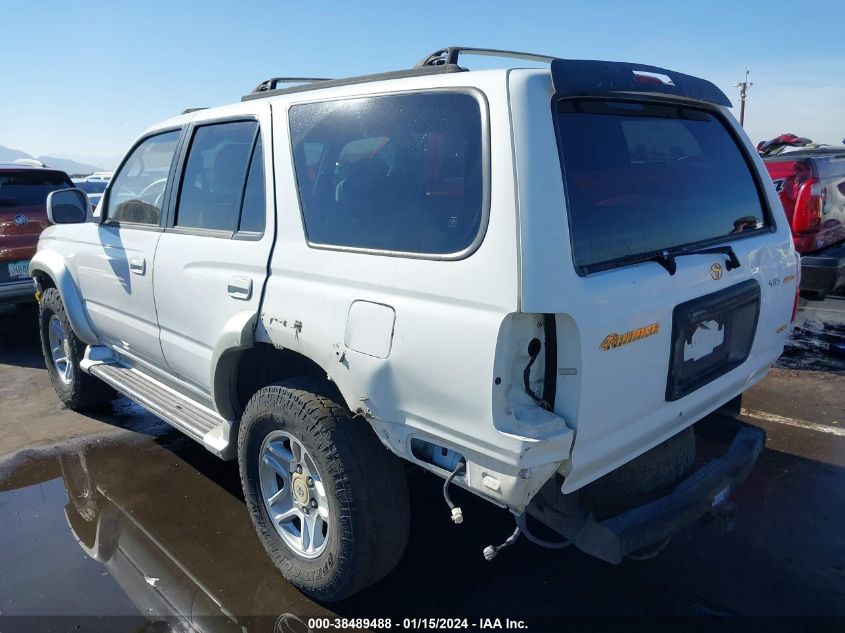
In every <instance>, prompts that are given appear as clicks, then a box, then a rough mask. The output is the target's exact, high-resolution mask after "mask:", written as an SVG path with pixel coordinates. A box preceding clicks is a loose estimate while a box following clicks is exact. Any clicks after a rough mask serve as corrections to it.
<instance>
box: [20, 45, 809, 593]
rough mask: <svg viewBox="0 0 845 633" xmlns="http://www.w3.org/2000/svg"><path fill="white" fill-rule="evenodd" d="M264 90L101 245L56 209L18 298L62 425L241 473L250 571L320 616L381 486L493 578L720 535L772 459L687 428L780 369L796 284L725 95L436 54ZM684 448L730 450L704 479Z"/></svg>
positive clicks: (670, 80) (132, 154)
mask: <svg viewBox="0 0 845 633" xmlns="http://www.w3.org/2000/svg"><path fill="white" fill-rule="evenodd" d="M461 53H470V54H471V53H476V54H488V55H489V54H494V55H499V56H504V57H513V58H526V59H530V60H533V61H544V62H547V63H548V64H549V68H546V69H519V68H507V69H501V70H488V71H466V70H465V69H464V68H462V67H461V66H459V65H458V57H459V55H460V54H461ZM275 81H276V82H277V83H278V82H279V80H278V79H276V80H275ZM264 86H267V84H266V82H265V83H264V84H261V85H260V86H259V88H258V89H257V91H255V92H254V93H252V94H249V95H247V96H245V97H244V98H243V100H242V101H241V102H240V103H237V104H233V105H229V106H224V107H217V108H208V109H204V110H200V111H195V112H191V113H188V114H184V115H182V116H178V117H175V118H173V119H170V120H167V121H164V122H162V123H161V124H159V125H156V126H154V127H152V128H150V129H149V130H147V131H146V132H145V133H144V134H143V135H142V136H141V137H140V138H139V139H138V141H137V142H136V143H135V144H134V145H133V147H132V148H131V149H130V151H129V153H128V154H127V156H126V158H124V160H123V162H122V163H121V165H120V166H119V167H118V169H117V171H116V172H115V176H114V178H112V180H111V182H110V183H109V186H108V188H107V189H106V192H105V195H104V198H103V200H102V202H101V203H100V205H99V207H98V209H97V212H96V214H95V217H94V221H93V222H86V221H85V215H86V213H85V212H86V211H87V209H86V202H85V200H84V194H83V193H82V192H81V191H78V190H69V191H61V192H54V193H53V194H52V196H51V199H50V201H49V202H48V211H49V213H50V214H51V218H52V220H53V221H54V222H55V223H56V224H58V226H54V227H51V228H50V229H48V230H47V231H45V232H44V235H43V236H42V239H41V243H40V247H39V252H38V254H37V255H36V257H35V258H34V259H33V262H32V265H31V267H30V272H31V274H32V275H33V277H34V278H35V280H36V283H37V284H38V287H39V289H40V291H41V293H42V294H41V297H42V299H41V310H40V317H39V318H40V328H41V334H42V341H43V349H44V355H45V359H46V362H47V366H48V370H49V373H50V376H51V378H52V381H53V385H54V386H55V388H56V391H57V393H58V394H59V397H60V398H61V400H62V401H63V402H65V404H66V405H67V406H68V407H70V408H73V409H82V408H84V407H86V406H91V405H94V404H97V403H101V402H103V401H105V400H107V399H108V398H110V397H112V396H113V392H112V391H111V390H112V389H116V390H118V391H120V392H122V393H124V394H126V395H127V396H129V397H130V398H133V399H134V400H136V401H137V402H139V403H140V404H142V405H143V406H145V407H147V408H148V409H149V410H151V411H152V412H154V413H155V414H157V415H159V416H161V417H162V418H163V419H165V420H167V421H168V422H169V423H170V424H172V425H174V426H175V427H177V428H179V429H181V430H182V431H184V432H185V433H186V434H188V435H189V436H191V437H193V438H194V439H196V440H198V441H199V442H201V443H202V444H203V445H204V446H205V447H207V448H208V449H209V450H210V451H212V452H213V453H215V454H217V455H219V456H220V457H222V458H224V459H235V458H237V459H238V461H239V465H240V472H241V478H242V483H243V487H244V493H245V499H246V504H247V508H248V510H249V512H250V514H251V516H252V520H253V522H254V524H255V527H256V529H257V532H258V535H259V538H260V539H261V541H262V543H263V544H264V546H265V548H266V550H267V552H268V555H269V556H270V557H271V558H272V560H273V561H274V563H275V564H276V565H277V566H278V567H279V569H280V570H281V572H282V574H283V575H284V576H285V577H286V578H288V579H289V580H290V581H291V582H292V583H294V584H295V585H297V586H299V587H300V588H301V589H302V590H303V591H305V592H306V593H308V594H310V595H312V596H314V597H316V598H319V599H321V600H324V601H331V600H339V599H341V598H344V597H346V596H349V595H351V594H353V593H355V592H356V591H359V590H360V589H362V588H364V587H366V586H367V585H370V584H371V583H373V582H375V581H376V580H378V579H380V578H382V577H383V576H385V575H386V574H387V573H388V572H389V571H390V570H391V569H392V568H393V567H394V565H395V564H396V563H397V562H398V561H399V559H400V557H401V556H402V552H403V550H404V548H405V544H406V541H407V537H408V524H409V505H408V498H407V489H406V482H405V476H404V470H403V466H402V463H403V460H404V461H405V462H410V463H412V464H414V465H416V466H418V467H420V468H423V469H425V470H428V471H430V472H432V473H435V474H436V475H439V476H440V477H442V478H444V479H445V483H444V488H443V492H444V497H445V501H446V504H447V507H448V508H449V509H448V513H449V514H451V517H452V519H453V521H454V522H455V523H456V524H460V523H462V521H463V513H462V511H461V509H460V508H459V507H456V506H455V504H454V502H453V501H452V499H451V497H450V495H449V490H450V486H451V485H457V486H460V487H463V488H465V489H467V490H470V491H471V492H473V493H475V494H477V495H478V496H480V497H481V498H483V499H486V500H488V501H490V502H491V503H493V504H496V505H498V506H500V507H502V508H503V509H508V510H509V511H510V512H511V513H512V514H513V516H514V519H515V524H516V525H515V531H514V533H513V534H512V535H511V536H510V537H509V538H507V539H506V540H504V537H505V536H506V535H503V543H502V544H501V545H496V546H492V545H491V546H488V547H487V548H485V549H484V550H483V553H484V555H485V557H486V558H488V559H490V558H493V557H494V556H496V555H497V553H498V552H499V551H501V550H502V548H504V547H507V546H509V545H511V544H513V542H514V541H516V539H517V538H519V537H520V535H524V536H525V537H526V538H528V539H529V540H531V541H532V542H534V543H537V544H540V545H544V546H549V547H563V546H565V545H570V544H574V545H576V546H577V547H579V548H580V549H582V550H584V551H586V552H588V553H590V554H592V555H594V556H597V557H599V558H601V559H603V560H606V561H609V562H612V563H619V562H621V561H622V560H623V559H625V558H626V557H643V556H648V555H652V554H654V553H656V552H657V551H659V549H660V548H661V547H662V546H663V545H664V544H665V543H666V542H668V540H669V539H670V538H671V537H672V535H673V534H675V533H676V532H677V531H678V530H679V529H681V528H683V527H686V526H688V525H691V524H692V523H694V522H695V521H697V520H698V519H699V518H700V517H702V516H704V515H715V516H719V517H727V516H728V515H729V512H730V504H729V501H728V500H729V497H730V493H731V491H732V490H733V488H734V487H735V486H736V485H738V484H739V483H740V482H741V481H742V480H743V479H744V478H745V476H746V475H747V474H748V472H749V470H750V469H751V467H752V465H753V463H754V461H755V460H756V458H757V456H758V454H759V453H760V451H761V450H762V447H763V443H764V438H765V434H764V433H763V431H762V430H760V429H758V428H756V427H752V426H748V425H744V424H742V423H740V422H738V421H737V420H736V419H735V417H724V416H722V417H719V416H715V417H714V416H710V417H708V418H707V420H706V421H705V420H704V418H705V417H706V416H708V415H709V414H711V413H713V412H716V411H717V410H724V409H725V408H726V407H727V408H729V409H735V408H736V407H737V405H738V402H739V397H740V395H741V394H742V392H743V391H745V390H746V389H748V388H749V387H750V386H751V385H753V384H755V383H756V382H757V381H759V380H760V379H761V378H763V376H764V375H765V374H766V372H767V371H768V369H769V367H771V365H772V364H773V363H774V362H775V360H776V359H777V358H778V357H779V356H780V354H781V352H782V350H783V346H784V342H785V339H786V336H787V330H788V329H789V324H790V318H791V315H792V316H793V317H794V307H795V305H796V301H797V273H798V269H797V257H796V255H795V251H794V248H793V244H792V239H791V234H790V231H789V228H788V224H787V222H786V220H785V217H784V213H783V209H782V207H781V205H780V204H779V203H778V201H777V194H776V193H775V190H774V187H773V186H772V184H771V181H770V180H769V179H768V178H767V177H766V172H765V171H764V166H763V164H762V161H761V160H760V158H759V156H757V154H756V153H755V152H754V147H753V146H752V145H751V143H750V142H749V140H748V138H747V137H746V136H745V134H744V132H743V131H742V129H741V127H740V126H739V125H738V124H737V122H736V121H735V120H734V119H733V117H732V116H731V115H730V113H729V111H728V109H727V107H728V106H729V105H730V102H729V101H728V99H727V97H726V96H725V95H724V94H723V93H722V92H721V91H720V90H719V89H718V88H716V87H715V86H714V85H713V84H711V83H709V82H707V81H704V80H702V79H698V78H695V77H691V76H688V75H683V74H680V73H676V72H674V71H669V70H665V69H661V68H655V67H651V66H641V65H637V64H627V63H618V62H594V61H575V60H563V59H556V58H552V57H547V56H542V55H534V54H525V53H513V52H508V51H492V50H483V49H482V50H480V49H458V48H450V49H444V50H441V51H438V52H436V53H434V54H432V55H431V56H429V57H427V58H426V59H425V60H423V62H421V63H420V64H419V65H418V66H417V67H416V68H414V69H411V70H400V71H396V72H392V73H385V74H381V75H374V76H367V77H359V78H351V79H343V80H332V81H320V82H313V83H310V84H306V85H299V86H295V87H290V88H282V89H265V88H264ZM608 86H612V87H613V90H611V91H608ZM550 106H551V107H550ZM104 252H107V253H108V254H109V256H108V257H104V256H103V253H104ZM55 350H59V351H58V353H57V352H56V351H55ZM699 421H701V423H700V424H696V423H697V422H699ZM693 425H695V427H696V431H697V432H700V433H712V434H714V436H718V437H719V438H720V439H721V440H722V441H723V442H724V443H725V444H726V445H727V448H726V452H725V453H724V454H723V455H722V456H715V457H714V456H712V455H708V456H706V457H705V456H704V455H701V456H699V457H700V461H707V464H706V465H705V466H704V467H702V468H700V469H698V470H696V469H695V467H694V464H695V463H696V459H697V458H696V455H697V453H696V446H697V440H696V433H694V432H693ZM444 514H446V511H444ZM529 514H530V515H531V516H532V517H533V518H532V519H531V522H532V523H533V522H534V521H535V520H536V521H539V522H541V523H543V524H545V525H546V526H547V527H549V528H551V529H552V530H554V531H555V532H557V533H559V534H560V536H561V538H562V539H563V540H560V541H558V542H552V543H550V542H548V541H547V540H544V539H542V538H539V537H538V536H536V533H535V531H534V530H533V529H532V527H531V524H530V523H529V521H528V519H527V515H529ZM208 519H209V520H213V509H212V512H211V513H210V514H209V517H208ZM726 523H727V522H726Z"/></svg>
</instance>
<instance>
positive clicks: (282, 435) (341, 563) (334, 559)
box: [238, 382, 410, 602]
mask: <svg viewBox="0 0 845 633" xmlns="http://www.w3.org/2000/svg"><path fill="white" fill-rule="evenodd" d="M315 391H321V389H320V388H319V387H318V386H315V385H310V384H307V383H303V382H286V383H282V384H280V385H273V386H269V387H265V388H263V389H261V390H260V391H258V392H257V393H256V394H255V395H254V396H253V397H252V398H251V399H250V401H249V404H248V405H247V407H246V410H245V411H244V414H243V417H242V418H241V426H240V432H239V435H238V458H239V462H240V470H241V481H242V483H243V488H244V496H245V498H246V504H247V508H248V509H249V512H250V515H251V517H252V521H253V524H254V525H255V528H256V530H257V531H258V536H259V538H260V540H261V542H262V544H263V545H264V548H265V549H266V550H267V553H268V554H269V555H270V558H271V559H272V560H273V562H274V563H275V564H276V566H277V567H278V568H279V569H280V570H281V572H282V575H283V576H284V577H285V578H286V579H287V580H289V581H290V582H291V583H293V584H294V585H296V586H297V587H299V588H300V589H301V590H302V591H303V592H305V593H306V594H308V595H310V596H312V597H314V598H316V599H318V600H322V601H324V602H333V601H337V600H342V599H343V598H346V597H348V596H351V595H352V594H354V593H357V592H358V591H360V590H362V589H364V588H365V587H367V586H369V585H371V584H372V583H374V582H376V581H378V580H380V579H381V578H383V577H384V576H386V575H387V574H388V573H390V571H391V570H392V569H393V568H394V567H395V566H396V564H397V563H398V562H399V560H400V559H401V557H402V554H403V552H404V550H405V545H406V543H407V540H408V532H409V523H410V509H409V504H408V490H407V483H406V480H405V473H404V471H403V469H402V466H401V462H400V461H399V459H398V458H396V457H395V456H393V455H392V454H391V453H390V452H389V451H388V450H387V449H386V448H384V447H383V446H382V445H381V443H380V442H379V440H378V438H377V437H376V436H375V434H374V433H373V431H372V429H371V428H370V426H369V424H367V423H366V422H364V421H358V420H353V419H352V418H351V416H350V415H349V412H348V410H346V409H345V408H343V407H341V406H339V405H338V404H336V403H335V402H334V401H332V400H331V399H329V398H327V397H325V396H322V395H317V393H315Z"/></svg>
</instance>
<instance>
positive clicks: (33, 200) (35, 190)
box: [0, 170, 73, 207]
mask: <svg viewBox="0 0 845 633" xmlns="http://www.w3.org/2000/svg"><path fill="white" fill-rule="evenodd" d="M69 187H73V183H72V182H71V181H70V179H69V178H68V177H67V176H66V175H65V174H63V173H62V172H58V171H38V170H33V171H26V170H14V171H8V172H0V207H29V206H44V205H46V204H47V195H48V194H49V193H50V192H51V191H56V190H57V189H68V188H69Z"/></svg>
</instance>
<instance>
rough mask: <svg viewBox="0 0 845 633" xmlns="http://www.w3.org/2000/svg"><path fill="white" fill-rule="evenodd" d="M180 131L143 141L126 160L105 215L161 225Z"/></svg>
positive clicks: (110, 191)
mask: <svg viewBox="0 0 845 633" xmlns="http://www.w3.org/2000/svg"><path fill="white" fill-rule="evenodd" d="M180 134H181V132H180V131H179V130H174V131H172V132H165V133H164V134H158V135H156V136H151V137H149V138H147V139H145V140H143V141H142V142H141V143H140V144H139V145H138V146H137V147H136V148H135V149H134V150H133V151H132V153H131V154H130V155H129V158H127V159H126V161H125V162H124V163H123V166H122V167H121V168H120V171H119V172H118V173H117V175H116V176H115V177H114V180H113V181H112V183H111V189H110V190H109V198H108V208H107V209H106V217H107V218H108V219H109V220H111V221H114V222H130V223H132V224H148V225H154V226H158V224H159V221H160V220H161V207H162V204H163V201H164V191H165V189H166V188H167V176H168V174H169V173H170V165H171V164H172V163H173V156H174V155H175V154H176V145H177V144H178V142H179V135H180Z"/></svg>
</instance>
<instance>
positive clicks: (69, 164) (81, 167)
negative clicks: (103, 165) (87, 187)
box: [0, 145, 99, 175]
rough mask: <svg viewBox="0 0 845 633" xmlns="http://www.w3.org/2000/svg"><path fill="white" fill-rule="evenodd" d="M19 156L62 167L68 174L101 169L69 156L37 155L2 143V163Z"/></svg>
mask: <svg viewBox="0 0 845 633" xmlns="http://www.w3.org/2000/svg"><path fill="white" fill-rule="evenodd" d="M18 158H34V159H35V160H40V161H41V162H42V163H44V164H45V165H47V166H48V167H54V168H55V169H61V170H62V171H64V172H67V173H68V174H79V175H87V174H92V173H94V172H95V171H99V168H98V167H95V166H94V165H86V164H85V163H80V162H77V161H75V160H70V159H69V158H57V157H55V156H38V157H35V156H33V155H31V154H27V153H26V152H22V151H21V150H19V149H12V148H10V147H3V146H2V145H0V163H10V162H12V161H15V160H17V159H18Z"/></svg>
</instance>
